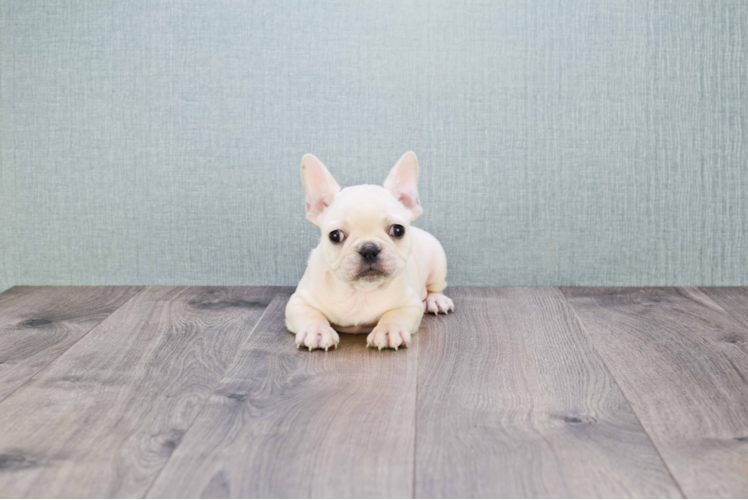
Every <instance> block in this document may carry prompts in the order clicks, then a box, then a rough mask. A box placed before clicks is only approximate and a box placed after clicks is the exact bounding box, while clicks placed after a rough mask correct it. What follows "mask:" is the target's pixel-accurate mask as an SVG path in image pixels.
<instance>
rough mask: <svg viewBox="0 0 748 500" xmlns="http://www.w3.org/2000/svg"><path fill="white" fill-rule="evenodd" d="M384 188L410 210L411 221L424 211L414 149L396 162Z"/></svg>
mask: <svg viewBox="0 0 748 500" xmlns="http://www.w3.org/2000/svg"><path fill="white" fill-rule="evenodd" d="M384 188H385V189H387V190H388V191H389V192H390V193H392V194H393V195H394V196H395V198H397V199H398V200H399V201H400V203H402V204H403V205H405V208H407V209H408V210H410V220H411V221H413V220H415V219H416V217H418V216H419V215H421V213H423V209H422V208H421V200H420V199H419V198H418V158H416V154H415V153H414V152H413V151H408V152H407V153H405V154H404V155H403V156H402V158H400V159H399V160H398V161H397V163H395V166H394V167H392V170H391V171H390V175H388V176H387V180H386V181H384Z"/></svg>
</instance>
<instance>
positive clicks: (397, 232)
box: [390, 224, 405, 238]
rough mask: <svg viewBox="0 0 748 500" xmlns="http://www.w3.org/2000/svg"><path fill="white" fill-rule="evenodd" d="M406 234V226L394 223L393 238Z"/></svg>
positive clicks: (391, 231) (391, 233)
mask: <svg viewBox="0 0 748 500" xmlns="http://www.w3.org/2000/svg"><path fill="white" fill-rule="evenodd" d="M404 234H405V228H404V227H403V226H401V225H400V224H393V225H392V227H391V228H390V236H392V237H393V238H402V237H403V235H404Z"/></svg>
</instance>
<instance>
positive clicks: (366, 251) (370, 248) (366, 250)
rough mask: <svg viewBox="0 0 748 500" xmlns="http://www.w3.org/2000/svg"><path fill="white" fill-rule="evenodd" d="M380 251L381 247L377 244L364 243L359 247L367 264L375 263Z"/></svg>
mask: <svg viewBox="0 0 748 500" xmlns="http://www.w3.org/2000/svg"><path fill="white" fill-rule="evenodd" d="M380 251H381V248H379V247H378V246H376V245H364V246H362V247H361V248H359V249H358V253H359V254H360V255H361V258H362V259H364V262H366V263H367V264H373V263H374V262H376V261H377V256H378V255H379V252H380Z"/></svg>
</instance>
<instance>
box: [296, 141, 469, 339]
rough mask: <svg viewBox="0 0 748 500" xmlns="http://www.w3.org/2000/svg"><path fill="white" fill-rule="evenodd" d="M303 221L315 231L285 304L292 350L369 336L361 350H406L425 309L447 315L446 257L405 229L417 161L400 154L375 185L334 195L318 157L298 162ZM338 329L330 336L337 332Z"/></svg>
mask: <svg viewBox="0 0 748 500" xmlns="http://www.w3.org/2000/svg"><path fill="white" fill-rule="evenodd" d="M301 179H302V182H303V183H304V191H305V193H306V216H307V219H309V220H310V221H312V222H313V223H314V224H316V225H318V226H319V227H320V229H321V230H322V238H321V239H320V242H319V245H318V246H317V248H315V249H314V250H312V254H311V255H310V256H309V263H308V264H307V269H306V272H305V273H304V276H303V277H302V278H301V282H300V283H299V286H298V287H297V288H296V293H294V294H293V295H292V296H291V299H290V300H289V302H288V305H287V306H286V326H287V327H288V329H289V330H290V331H291V332H293V333H295V334H296V348H297V349H298V348H299V347H301V346H302V345H303V346H306V347H308V348H309V350H310V351H311V350H312V349H317V348H319V349H324V350H325V351H326V350H327V349H329V348H330V347H332V346H335V347H337V346H338V342H340V337H339V336H338V333H337V332H343V333H369V332H371V333H369V336H368V337H367V338H366V345H367V347H368V346H371V345H373V346H376V347H378V348H379V349H380V350H381V349H382V348H384V347H391V348H393V349H395V350H397V348H398V347H400V346H402V345H404V346H406V347H408V345H409V343H410V336H411V334H413V333H415V332H416V331H417V330H418V327H419V325H420V324H421V318H422V317H423V313H424V311H428V312H432V313H434V314H439V313H440V312H442V313H445V314H446V313H447V312H448V311H453V310H454V304H453V303H452V300H451V299H450V298H449V297H447V296H445V295H443V294H442V291H443V290H444V288H446V286H447V282H446V281H444V279H445V277H446V276H447V257H446V255H445V254H444V249H443V248H442V246H441V245H440V244H439V241H437V239H436V238H434V237H433V236H431V235H430V234H429V233H427V232H426V231H423V230H421V229H418V228H416V227H412V226H411V225H410V223H411V222H412V221H413V220H414V219H415V218H416V217H418V216H419V215H421V212H422V211H423V210H422V209H421V204H420V201H419V199H418V160H417V159H416V155H415V154H413V153H412V152H408V153H405V154H404V155H403V157H402V158H400V160H399V161H398V162H397V164H396V165H395V166H394V167H393V169H392V171H391V172H390V175H389V176H388V177H387V180H386V181H385V182H384V187H382V186H368V185H362V186H352V187H348V188H345V189H342V190H341V189H340V186H338V184H337V183H336V182H335V179H333V177H332V175H330V172H328V170H327V169H326V168H325V166H324V165H323V164H322V162H320V161H319V160H318V159H317V158H315V157H314V156H312V155H306V156H304V158H303V159H302V160H301ZM336 330H337V331H336Z"/></svg>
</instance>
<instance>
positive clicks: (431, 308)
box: [423, 293, 455, 314]
mask: <svg viewBox="0 0 748 500" xmlns="http://www.w3.org/2000/svg"><path fill="white" fill-rule="evenodd" d="M423 307H424V309H425V310H426V312H429V313H434V314H439V313H444V314H447V313H448V312H450V311H452V312H454V310H455V304H454V302H452V299H450V298H449V297H447V296H446V295H443V294H441V293H429V294H428V295H427V296H426V300H424V301H423Z"/></svg>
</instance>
